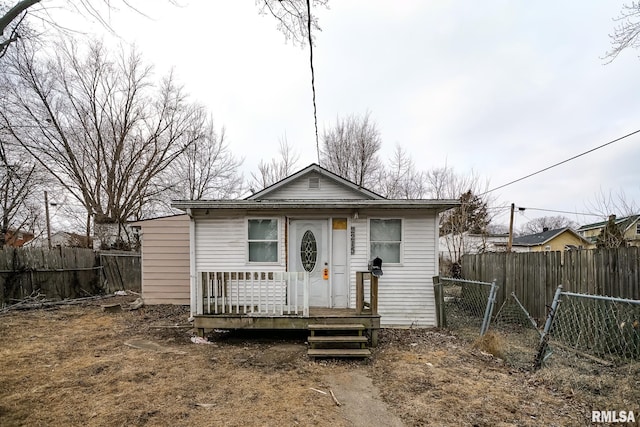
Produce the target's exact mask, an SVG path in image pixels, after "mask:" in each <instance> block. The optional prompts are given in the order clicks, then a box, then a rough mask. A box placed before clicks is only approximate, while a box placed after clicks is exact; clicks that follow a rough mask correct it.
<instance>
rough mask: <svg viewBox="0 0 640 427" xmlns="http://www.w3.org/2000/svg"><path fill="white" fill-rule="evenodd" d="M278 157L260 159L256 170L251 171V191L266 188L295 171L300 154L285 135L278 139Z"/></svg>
mask: <svg viewBox="0 0 640 427" xmlns="http://www.w3.org/2000/svg"><path fill="white" fill-rule="evenodd" d="M278 153H279V154H280V157H279V158H275V157H274V158H272V159H271V161H269V162H265V161H264V160H260V163H259V164H258V172H257V173H254V172H251V178H252V181H251V184H250V187H251V189H252V192H255V191H259V190H261V189H263V188H267V187H268V186H270V185H273V184H275V183H276V182H278V181H280V180H283V179H285V178H286V177H288V176H289V175H291V174H292V173H294V172H295V170H296V168H297V164H298V161H299V160H300V154H298V153H297V152H296V151H295V150H294V149H293V147H292V146H291V145H290V144H289V141H288V140H287V136H286V135H285V136H284V137H283V138H281V139H280V150H279V151H278Z"/></svg>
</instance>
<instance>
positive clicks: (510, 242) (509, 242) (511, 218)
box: [507, 203, 516, 252]
mask: <svg viewBox="0 0 640 427" xmlns="http://www.w3.org/2000/svg"><path fill="white" fill-rule="evenodd" d="M515 209H516V205H515V203H511V216H510V218H509V241H508V242H507V252H511V245H513V212H514V211H515Z"/></svg>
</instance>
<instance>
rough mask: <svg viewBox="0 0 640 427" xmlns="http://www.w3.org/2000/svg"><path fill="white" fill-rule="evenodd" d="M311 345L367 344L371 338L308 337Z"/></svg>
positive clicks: (359, 336)
mask: <svg viewBox="0 0 640 427" xmlns="http://www.w3.org/2000/svg"><path fill="white" fill-rule="evenodd" d="M307 341H308V342H309V343H366V342H368V341H369V338H367V337H365V336H362V335H357V336H354V335H323V336H310V337H307Z"/></svg>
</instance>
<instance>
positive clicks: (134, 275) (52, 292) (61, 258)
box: [0, 248, 140, 307]
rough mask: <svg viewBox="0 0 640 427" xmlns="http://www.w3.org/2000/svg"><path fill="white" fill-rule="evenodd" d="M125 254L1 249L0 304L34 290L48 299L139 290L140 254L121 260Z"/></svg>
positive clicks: (74, 249) (72, 250) (65, 249)
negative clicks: (101, 254)
mask: <svg viewBox="0 0 640 427" xmlns="http://www.w3.org/2000/svg"><path fill="white" fill-rule="evenodd" d="M113 255H115V256H113ZM123 255H124V254H116V253H114V254H112V256H99V253H96V252H94V251H93V250H92V249H83V248H55V249H51V250H49V249H42V248H4V249H2V250H0V307H2V306H5V305H9V304H12V303H13V302H15V300H22V299H24V298H26V297H28V296H29V295H31V294H33V293H35V292H39V293H40V294H43V295H45V296H46V298H48V299H66V298H78V297H84V296H88V295H98V294H104V293H111V292H113V291H114V290H118V289H130V290H140V257H139V255H138V254H134V253H129V254H128V256H127V257H126V258H125V259H126V260H122V259H121V258H122V257H123ZM132 255H133V256H132ZM105 267H106V268H105Z"/></svg>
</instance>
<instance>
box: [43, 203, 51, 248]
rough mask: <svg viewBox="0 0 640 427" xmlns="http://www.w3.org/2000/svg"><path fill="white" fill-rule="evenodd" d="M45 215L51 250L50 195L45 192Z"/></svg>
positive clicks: (48, 242)
mask: <svg viewBox="0 0 640 427" xmlns="http://www.w3.org/2000/svg"><path fill="white" fill-rule="evenodd" d="M44 213H45V216H46V220H47V244H48V246H49V249H51V222H50V220H49V195H48V194H47V192H46V191H45V192H44Z"/></svg>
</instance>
